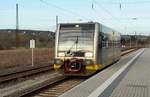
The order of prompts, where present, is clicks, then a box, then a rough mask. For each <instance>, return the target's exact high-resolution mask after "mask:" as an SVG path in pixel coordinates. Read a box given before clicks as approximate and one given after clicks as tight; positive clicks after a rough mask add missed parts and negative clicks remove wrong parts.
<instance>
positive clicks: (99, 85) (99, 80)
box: [60, 48, 150, 97]
mask: <svg viewBox="0 0 150 97" xmlns="http://www.w3.org/2000/svg"><path fill="white" fill-rule="evenodd" d="M149 75H150V49H148V48H146V49H140V50H138V51H136V52H133V53H131V54H129V55H126V56H124V57H123V58H121V60H120V61H119V62H117V63H116V64H114V65H112V66H110V67H108V68H107V69H105V70H103V71H101V72H99V73H98V74H96V75H94V76H93V77H91V78H90V79H88V80H86V81H85V82H83V83H82V84H80V85H78V86H76V87H74V88H72V89H71V90H69V91H68V92H66V93H64V94H62V95H60V97H150V89H149V87H150V77H149Z"/></svg>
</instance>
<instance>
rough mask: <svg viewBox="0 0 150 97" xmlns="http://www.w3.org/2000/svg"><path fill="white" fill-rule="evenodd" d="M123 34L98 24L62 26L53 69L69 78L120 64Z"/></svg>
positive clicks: (87, 23)
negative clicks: (116, 63) (115, 63)
mask: <svg viewBox="0 0 150 97" xmlns="http://www.w3.org/2000/svg"><path fill="white" fill-rule="evenodd" d="M120 40H121V34H120V33H119V32H117V31H116V30H114V29H111V28H109V27H107V26H104V25H103V24H101V23H98V22H86V23H59V24H58V26H57V31H56V39H55V58H54V64H53V67H54V69H55V70H56V71H58V72H60V73H61V74H63V75H65V76H89V75H92V74H94V73H95V72H97V71H98V70H101V69H103V68H104V67H106V66H108V65H110V64H112V63H114V62H116V61H118V60H119V59H120V57H121V43H120Z"/></svg>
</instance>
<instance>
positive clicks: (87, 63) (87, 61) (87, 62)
mask: <svg viewBox="0 0 150 97" xmlns="http://www.w3.org/2000/svg"><path fill="white" fill-rule="evenodd" d="M85 64H86V65H92V64H93V61H92V60H85Z"/></svg>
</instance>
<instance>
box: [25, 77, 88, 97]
mask: <svg viewBox="0 0 150 97" xmlns="http://www.w3.org/2000/svg"><path fill="white" fill-rule="evenodd" d="M87 78H88V77H85V78H81V77H78V78H75V77H68V78H66V79H64V80H62V81H60V82H57V83H55V84H53V85H50V86H47V87H45V88H43V89H40V90H38V91H36V92H34V93H31V94H28V95H25V96H23V97H58V96H59V95H61V94H63V93H64V92H66V91H67V90H70V89H71V88H73V87H75V86H76V85H78V84H80V83H82V82H83V81H85V80H86V79H87Z"/></svg>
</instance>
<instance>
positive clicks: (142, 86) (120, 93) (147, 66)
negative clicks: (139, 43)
mask: <svg viewBox="0 0 150 97" xmlns="http://www.w3.org/2000/svg"><path fill="white" fill-rule="evenodd" d="M110 97H150V49H148V48H147V49H145V51H144V53H143V54H142V55H141V56H139V58H138V59H137V60H136V61H135V62H134V63H133V64H132V66H131V68H130V70H129V71H128V73H127V74H126V75H125V77H124V78H123V79H122V81H121V82H120V83H119V85H118V86H117V87H116V88H115V89H114V91H113V92H112V94H111V95H110Z"/></svg>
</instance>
